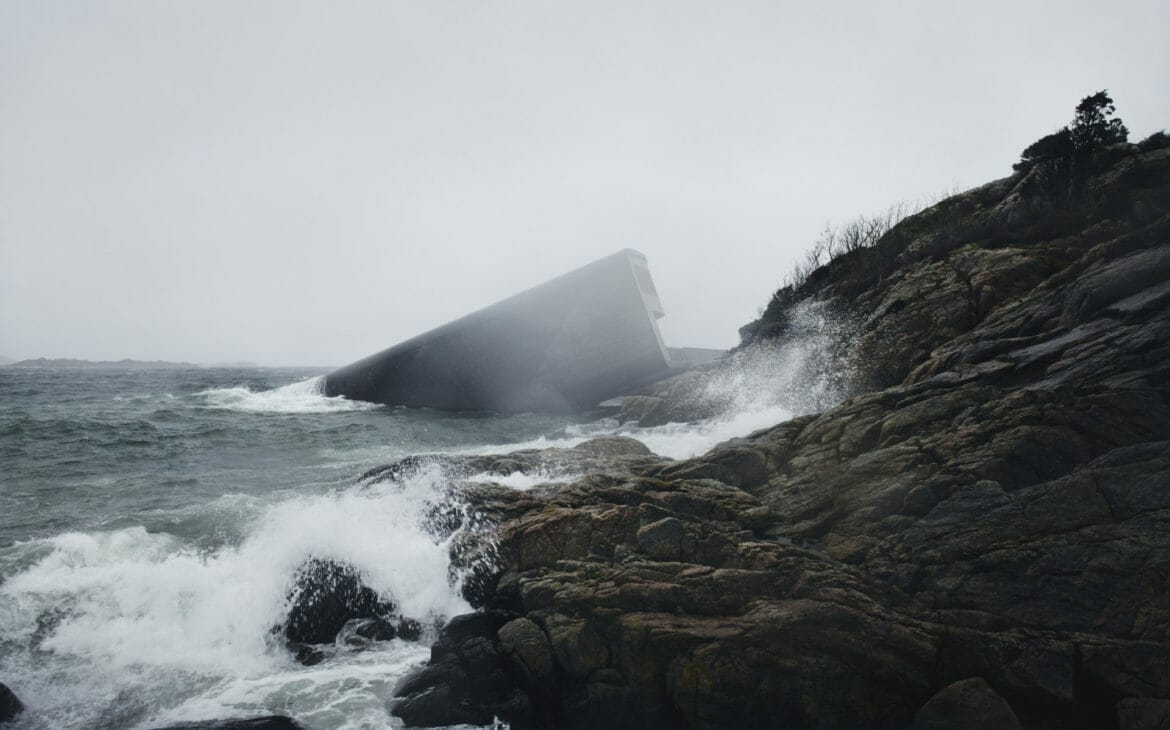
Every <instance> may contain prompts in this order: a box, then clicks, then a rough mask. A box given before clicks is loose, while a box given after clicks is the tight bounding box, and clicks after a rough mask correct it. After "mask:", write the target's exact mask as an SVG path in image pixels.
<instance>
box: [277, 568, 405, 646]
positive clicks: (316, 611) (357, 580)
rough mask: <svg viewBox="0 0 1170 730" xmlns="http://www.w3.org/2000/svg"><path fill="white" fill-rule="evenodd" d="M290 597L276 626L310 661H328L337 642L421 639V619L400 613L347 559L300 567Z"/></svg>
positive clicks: (367, 643)
mask: <svg viewBox="0 0 1170 730" xmlns="http://www.w3.org/2000/svg"><path fill="white" fill-rule="evenodd" d="M289 602H290V604H291V608H290V609H289V612H288V618H286V619H285V621H284V623H283V624H281V625H278V626H276V627H274V628H273V632H274V633H278V634H281V635H282V636H283V637H284V640H285V644H286V646H287V647H288V649H289V651H291V652H292V654H293V656H294V657H296V660H297V661H298V662H300V663H301V664H303V665H305V666H307V667H308V666H313V665H314V664H320V663H321V662H323V661H325V659H327V658H328V657H329V656H330V655H331V654H332V653H333V652H334V647H333V646H332V645H333V644H335V643H336V644H338V645H339V647H341V648H345V647H348V648H349V649H351V650H353V649H365V648H368V647H369V646H370V644H372V643H374V642H376V641H389V640H390V639H394V638H401V639H405V640H406V641H417V640H418V639H419V638H420V637H421V636H422V626H421V625H420V624H419V622H418V621H415V620H414V619H411V618H406V617H403V616H400V615H398V613H397V609H396V608H395V606H394V603H393V602H392V601H390V600H389V599H387V598H383V597H382V596H380V595H378V593H377V592H376V591H374V589H372V588H370V587H369V586H367V585H366V584H365V583H363V582H362V579H361V575H360V574H359V573H358V571H357V570H355V569H354V568H353V566H351V565H346V564H344V563H336V562H333V561H329V560H320V559H318V558H311V559H309V560H308V561H306V562H305V564H304V565H302V566H301V567H300V569H299V570H298V571H297V576H296V581H295V586H294V587H293V589H292V590H291V591H290V593H289ZM323 645H329V646H323Z"/></svg>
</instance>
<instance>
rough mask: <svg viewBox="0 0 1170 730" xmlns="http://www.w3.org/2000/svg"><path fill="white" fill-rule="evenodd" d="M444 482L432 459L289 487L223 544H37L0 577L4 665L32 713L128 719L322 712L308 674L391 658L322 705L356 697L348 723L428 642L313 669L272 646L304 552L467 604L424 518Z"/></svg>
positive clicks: (430, 617)
mask: <svg viewBox="0 0 1170 730" xmlns="http://www.w3.org/2000/svg"><path fill="white" fill-rule="evenodd" d="M446 489H447V482H446V480H445V478H444V476H443V475H442V473H441V472H440V471H439V470H437V469H429V470H422V471H419V472H416V473H413V474H410V475H409V476H408V477H407V478H404V479H402V480H395V481H386V482H383V483H380V484H372V485H366V486H364V487H362V488H360V489H356V488H355V489H348V490H343V491H339V492H336V493H331V494H326V495H323V496H317V497H304V498H296V499H291V500H287V501H284V502H280V503H278V504H275V505H273V506H271V507H270V508H269V509H268V510H266V511H265V512H264V513H263V514H262V515H260V516H259V517H258V518H256V521H255V522H254V524H253V525H252V526H251V530H250V532H249V534H248V536H247V537H246V538H245V539H244V540H243V542H242V543H241V544H239V545H238V546H225V547H223V548H221V549H218V550H214V551H206V552H200V551H195V550H190V549H186V548H185V547H184V546H183V544H182V543H181V541H180V540H179V539H178V538H176V537H174V536H172V535H169V534H165V533H162V534H158V533H156V534H151V533H147V532H146V530H145V529H143V528H141V527H134V528H127V529H122V530H115V531H111V532H99V533H89V534H86V533H68V534H64V535H60V536H58V537H55V538H52V539H49V540H46V541H42V542H41V543H40V544H39V545H37V546H35V549H37V550H39V551H41V552H45V551H47V554H45V555H44V556H43V557H40V558H39V559H37V560H36V561H35V562H34V563H33V564H31V565H30V566H29V567H28V568H27V569H26V570H24V571H23V572H20V573H18V574H17V575H15V576H13V577H11V578H9V579H8V580H7V581H6V582H5V583H4V584H3V585H0V635H3V637H4V647H5V651H4V662H3V666H4V671H5V675H6V676H12V677H19V678H20V682H21V683H20V687H21V688H22V690H23V691H24V694H25V695H26V696H27V697H28V698H30V704H31V705H32V706H33V707H34V709H35V712H34V713H30V714H29V719H28V720H27V722H28V723H30V724H29V725H28V726H29V727H79V726H102V725H106V726H117V725H127V726H128V725H131V724H133V723H134V722H137V721H139V720H144V719H147V718H151V717H155V718H157V719H176V720H177V719H199V718H213V717H217V716H224V715H225V714H234V715H239V714H240V712H241V711H250V710H257V711H259V710H261V709H263V708H265V707H272V706H284V705H286V704H287V703H289V702H294V704H295V705H296V706H297V707H298V709H299V710H300V712H299V713H298V716H299V717H302V718H305V719H308V720H309V721H312V719H313V717H314V716H315V715H314V713H316V712H324V711H325V710H324V709H322V708H321V707H316V708H315V707H314V700H313V699H311V698H312V696H313V692H314V689H313V687H314V686H315V685H316V684H317V683H319V682H324V683H325V684H327V685H330V690H329V691H330V692H331V693H332V692H338V689H337V688H336V687H332V683H331V682H330V681H327V680H325V679H324V678H326V677H328V676H330V675H331V674H333V675H335V674H337V673H338V671H339V670H340V669H341V668H342V667H344V666H348V665H351V664H355V665H360V666H361V667H363V668H362V669H361V670H360V671H359V673H370V674H371V675H372V674H373V673H374V670H375V667H378V666H382V672H383V674H384V676H383V677H382V678H381V679H378V680H375V679H374V678H373V677H372V676H371V678H370V679H369V681H367V682H362V683H359V684H358V685H357V686H354V687H353V688H352V689H351V690H341V691H340V694H339V695H338V696H336V697H330V699H329V702H328V703H326V702H321V700H322V699H323V698H321V697H318V698H317V702H320V704H321V705H322V707H328V706H329V704H331V703H336V702H340V703H342V704H343V705H345V706H348V707H349V710H347V711H346V712H345V713H344V714H345V716H346V719H345V722H350V721H351V718H350V714H351V713H357V714H356V715H354V717H360V716H363V715H366V714H368V712H374V713H375V714H377V712H381V709H380V708H381V703H382V700H383V699H384V695H385V694H386V692H387V691H388V688H387V687H386V683H387V682H389V681H391V680H392V678H393V676H394V675H395V672H396V671H400V670H401V667H400V665H402V664H403V662H407V663H409V662H410V661H417V659H418V658H419V656H420V655H422V654H425V648H424V645H422V644H415V643H411V642H404V641H401V640H395V641H391V642H385V643H384V644H382V645H381V646H380V648H377V649H375V650H373V651H370V652H366V653H365V655H363V656H361V657H357V656H356V655H338V657H337V658H336V660H335V661H333V662H332V663H331V664H330V665H329V666H328V667H325V668H323V669H321V670H320V671H321V672H324V674H315V673H314V670H304V669H300V668H298V667H296V666H295V665H294V663H293V662H292V659H291V657H290V655H289V654H287V652H286V651H285V650H284V649H283V647H281V646H279V645H277V644H274V642H273V640H272V636H271V627H272V626H273V625H274V624H275V623H277V622H279V621H280V620H281V617H282V614H283V612H285V611H286V610H287V609H286V608H285V603H286V601H287V588H288V584H289V581H290V579H291V577H292V576H294V575H295V572H296V571H297V569H298V567H299V566H301V565H302V563H303V562H304V561H305V559H306V558H307V557H308V556H318V557H324V558H328V559H332V560H337V561H343V562H344V563H346V564H347V565H351V566H354V568H355V569H356V570H358V571H360V573H361V575H362V578H363V580H364V581H365V582H366V583H367V584H368V585H369V586H370V587H371V588H372V589H373V590H375V591H378V592H379V593H384V594H386V595H391V596H394V597H395V600H396V602H397V603H398V604H399V606H400V607H401V610H402V612H403V614H404V615H408V616H413V617H419V618H420V619H426V620H427V621H426V623H427V625H430V626H434V625H437V624H439V623H441V622H442V621H443V620H445V618H446V617H449V616H452V615H455V614H459V613H463V612H466V611H467V610H469V606H468V605H467V603H466V602H465V601H464V600H463V599H462V598H461V596H460V594H459V586H458V585H457V582H455V583H453V581H452V580H451V578H452V576H451V574H450V569H449V558H448V550H449V540H450V536H449V535H448V536H443V537H436V536H435V535H434V534H432V532H431V531H430V530H429V529H428V528H427V526H426V517H427V515H428V510H429V509H430V507H431V506H432V505H433V503H434V501H435V500H436V499H440V498H445V497H446ZM27 549H30V550H31V549H34V546H31V545H30V546H27ZM455 577H456V578H457V577H458V576H455ZM396 668H397V669H396ZM355 671H358V670H355ZM63 678H67V684H69V685H70V688H69V689H67V690H62V689H61V688H60V686H59V684H60V683H61V682H62V679H63ZM294 687H297V688H300V689H298V690H297V691H296V692H295V693H294V692H293V688H294ZM306 693H307V694H306ZM294 694H295V695H296V697H298V698H300V699H297V700H294V699H293V695H294ZM286 695H287V696H286ZM110 698H115V699H113V700H112V701H111V700H110ZM148 698H149V699H148ZM225 698H227V699H225ZM281 698H283V699H281ZM334 714H336V712H335V713H334ZM33 718H37V719H35V720H34V719H33ZM334 719H337V718H334ZM384 719H385V718H384V715H383V717H382V721H384ZM323 724H325V725H332V724H333V723H332V722H327V721H325V722H323ZM342 724H344V723H342Z"/></svg>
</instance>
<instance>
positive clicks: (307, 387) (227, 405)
mask: <svg viewBox="0 0 1170 730" xmlns="http://www.w3.org/2000/svg"><path fill="white" fill-rule="evenodd" d="M195 396H196V397H198V398H202V399H203V403H204V404H205V405H206V406H207V407H209V408H221V409H224V410H230V411H238V412H240V413H282V414H289V413H333V412H339V411H358V410H371V409H375V408H381V407H382V406H381V405H380V404H377V403H364V402H362V401H353V400H348V399H347V398H344V397H343V396H334V397H330V396H327V395H325V389H324V376H320V375H319V376H317V377H313V378H306V379H305V380H302V381H300V382H296V383H291V384H289V385H285V386H283V387H280V388H272V389H270V390H252V389H251V388H247V387H242V386H237V387H233V388H209V389H207V390H204V391H201V392H199V393H196V394H195Z"/></svg>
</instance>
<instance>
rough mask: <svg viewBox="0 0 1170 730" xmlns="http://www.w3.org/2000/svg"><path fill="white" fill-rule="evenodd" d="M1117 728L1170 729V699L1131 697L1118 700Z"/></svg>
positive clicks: (1121, 729)
mask: <svg viewBox="0 0 1170 730" xmlns="http://www.w3.org/2000/svg"><path fill="white" fill-rule="evenodd" d="M1117 730H1170V699H1165V700H1154V699H1149V698H1139V697H1131V698H1128V699H1124V700H1122V701H1120V702H1118V703H1117Z"/></svg>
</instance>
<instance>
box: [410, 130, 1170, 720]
mask: <svg viewBox="0 0 1170 730" xmlns="http://www.w3.org/2000/svg"><path fill="white" fill-rule="evenodd" d="M1118 154H1119V155H1121V156H1120V157H1119V158H1118V159H1120V160H1121V161H1120V162H1118V163H1117V166H1120V168H1118V169H1115V168H1109V169H1107V170H1104V171H1103V172H1102V173H1101V175H1100V176H1099V178H1094V179H1093V180H1090V181H1088V182H1087V183H1086V185H1085V189H1086V190H1088V191H1090V193H1091V196H1090V197H1088V198H1084V199H1081V200H1080V202H1079V203H1078V206H1077V207H1075V209H1074V207H1073V206H1065V205H1064V204H1063V203H1058V202H1053V201H1051V200H1047V199H1037V198H1035V197H1034V196H1033V197H1029V195H1030V193H1028V192H1027V185H1026V184H1025V183H1026V180H1024V179H1022V178H1021V177H1020V176H1016V177H1014V178H1008V179H1005V180H1003V181H997V182H996V183H992V184H991V185H989V186H985V187H984V188H979V189H977V190H975V191H972V192H970V193H967V194H964V196H960V198H959V199H955V200H953V201H951V202H950V203H949V204H948V205H945V206H943V205H942V204H940V206H942V209H941V210H940V209H938V208H939V206H936V209H931V210H929V211H927V212H925V213H924V214H922V215H920V216H916V217H914V218H911V219H909V220H908V221H906V222H905V223H904V224H903V225H902V226H901V227H900V228H896V229H895V231H894V232H893V233H894V235H895V239H896V240H895V243H896V245H897V247H896V249H895V250H892V251H891V250H887V251H884V252H881V253H882V254H883V255H884V256H886V257H887V259H886V260H888V261H893V262H896V266H893V268H891V269H887V270H886V271H885V272H884V274H883V275H882V276H881V278H880V279H877V278H876V277H874V278H872V280H871V278H869V277H870V273H868V272H867V271H865V270H859V269H858V268H857V266H855V263H856V262H855V261H853V260H851V259H849V257H845V258H844V259H843V260H841V261H839V262H837V263H836V264H834V265H833V266H834V267H835V268H833V267H830V268H831V269H832V270H830V271H828V272H827V273H821V274H819V275H818V284H817V289H816V291H815V292H813V294H815V295H817V296H820V297H823V298H825V299H827V300H834V301H837V302H838V303H839V304H843V300H844V299H845V298H846V297H848V298H849V300H850V302H851V306H852V311H853V312H854V313H855V315H856V318H857V320H858V321H859V322H861V324H860V325H859V327H860V329H859V330H858V332H859V334H858V337H857V338H856V339H855V340H853V341H851V342H850V343H849V345H848V347H847V348H846V351H843V353H842V357H844V358H846V359H851V360H852V361H857V360H858V359H868V360H869V361H870V362H871V363H872V364H873V368H872V369H871V372H873V373H876V375H875V376H874V378H873V380H872V381H871V382H869V383H868V384H859V385H858V390H857V391H856V394H855V395H854V397H852V398H850V399H848V400H845V401H844V402H841V403H839V404H838V405H836V406H835V407H833V408H830V409H828V410H825V411H824V412H821V413H817V414H812V415H807V416H802V417H799V418H796V419H792V420H790V421H787V422H785V423H781V424H778V425H776V426H774V427H771V428H768V429H764V430H762V431H758V432H756V433H754V434H751V435H750V436H747V437H744V438H738V439H734V440H732V441H729V442H727V443H724V444H721V445H719V446H717V447H716V448H714V449H713V450H711V451H710V452H709V453H707V454H705V455H703V456H701V457H697V458H694V459H689V460H684V461H672V460H669V459H662V458H658V457H654V456H652V455H647V454H644V453H643V454H637V453H636V452H635V451H636V450H634V449H631V450H630V451H629V452H627V453H626V454H625V455H622V456H617V457H605V456H602V455H596V456H594V455H590V454H588V453H585V452H588V451H589V449H583V450H580V452H579V453H577V454H576V455H573V456H566V455H565V454H564V453H561V452H565V451H568V450H548V451H547V452H519V453H518V454H510V455H507V456H498V457H466V458H464V457H459V458H455V459H452V460H451V468H452V469H454V470H456V471H459V470H463V473H475V472H482V471H497V472H499V473H510V472H511V471H514V470H520V471H525V472H526V473H527V472H528V471H534V472H535V471H539V470H540V469H543V468H545V467H544V464H545V462H549V461H552V462H557V463H570V462H571V463H572V465H573V467H572V468H573V473H575V474H580V475H581V476H579V477H577V478H576V479H574V480H572V481H571V482H569V483H566V484H548V485H543V486H538V487H536V488H534V489H532V490H529V491H525V492H518V491H513V490H508V489H505V488H503V487H499V486H495V485H492V484H490V483H477V484H472V485H466V486H465V488H464V489H463V490H462V491H461V495H462V496H461V499H463V500H465V501H466V502H467V503H468V504H469V505H470V506H471V508H472V511H473V512H474V513H475V514H476V515H478V519H481V520H482V521H483V523H484V524H485V525H490V529H485V530H483V531H481V532H474V533H471V534H469V535H467V536H465V538H464V539H462V540H460V541H457V542H458V544H457V545H456V546H455V547H454V548H453V557H454V558H455V560H456V563H457V564H463V565H470V564H474V563H476V561H477V560H478V561H479V563H478V564H481V565H482V564H484V563H485V562H487V563H490V566H491V567H490V569H482V568H481V569H480V571H479V573H477V575H476V581H475V585H476V589H475V590H474V591H473V592H472V593H471V594H470V595H469V598H471V599H472V601H473V603H474V604H475V605H476V606H477V607H479V608H481V609H483V610H484V611H485V613H483V614H480V615H481V616H485V617H490V618H479V619H474V620H472V619H466V620H460V621H456V622H452V624H451V625H449V626H448V629H447V631H448V633H445V634H444V637H443V638H442V639H441V640H440V643H439V644H436V649H435V651H434V652H433V654H432V659H431V663H430V665H428V666H427V667H426V668H424V669H422V670H421V671H420V672H419V673H418V674H416V675H414V676H412V677H410V678H409V679H408V680H407V681H405V682H404V683H403V684H402V685H401V686H400V687H399V688H398V694H399V700H398V701H397V705H396V706H395V712H396V713H397V714H398V715H399V716H400V717H402V718H403V719H404V720H406V722H407V724H417V725H442V724H455V723H458V722H480V721H482V720H483V718H487V721H489V722H490V720H491V717H493V716H495V717H500V718H502V719H506V720H510V721H512V722H513V727H516V728H522V727H568V728H573V727H579V728H587V727H599V726H602V727H613V728H638V729H639V730H648V729H651V728H673V727H690V728H772V727H799V728H838V727H851V728H905V727H908V726H913V727H920V728H925V727H981V726H983V727H989V726H990V725H978V724H962V723H963V722H966V720H964V719H963V718H965V717H974V716H975V715H978V714H980V713H984V714H987V716H995V717H1000V718H1002V719H1003V722H1006V723H1008V724H1006V725H1002V724H1000V725H995V726H997V727H1011V726H1012V725H1011V724H1010V721H1011V719H1015V720H1017V721H1018V723H1019V726H1020V727H1023V728H1030V729H1032V728H1034V729H1036V730H1040V729H1045V730H1047V729H1049V728H1053V729H1054V728H1085V729H1088V728H1146V727H1159V728H1161V727H1166V722H1167V720H1166V718H1167V716H1168V715H1167V712H1168V711H1167V707H1168V705H1167V702H1168V701H1170V671H1168V670H1167V668H1168V667H1170V570H1168V567H1167V566H1170V287H1168V285H1167V276H1168V272H1170V268H1167V267H1168V266H1170V264H1168V262H1170V215H1168V214H1167V213H1166V211H1167V210H1170V158H1168V157H1167V156H1166V155H1159V154H1158V153H1157V151H1156V152H1154V153H1137V152H1134V151H1129V152H1124V154H1123V153H1121V152H1119V153H1118ZM1115 167H1116V166H1115ZM1121 168H1123V169H1121ZM956 211H958V212H956ZM887 244H888V245H887V248H888V247H889V246H893V245H894V244H892V243H888V242H887ZM882 245H883V244H882V243H880V242H879V247H880V246H882ZM765 329H766V330H767V331H772V332H782V331H783V328H782V327H770V328H757V331H764V330H765ZM863 369H864V368H863ZM689 377H697V376H694V375H691V376H689ZM671 387H678V388H679V390H680V392H682V391H686V390H687V388H689V387H691V386H689V385H678V384H674V385H671V384H669V383H667V384H665V385H662V386H659V387H657V388H656V390H655V391H654V393H653V394H651V395H649V396H647V397H648V398H658V399H660V401H661V402H660V403H657V404H655V403H653V402H645V403H643V405H647V403H649V406H653V408H661V409H664V410H663V412H664V413H665V412H669V411H670V404H669V402H668V401H669V393H670V388H671ZM649 406H647V407H649ZM639 407H641V406H639ZM678 407H679V408H683V407H684V406H683V405H682V404H678ZM633 410H634V407H633V406H631V412H632V411H633ZM647 412H649V411H647ZM650 420H651V422H653V421H654V419H653V418H652V419H650ZM597 453H598V454H600V451H599V452H597ZM505 470H506V471H505ZM489 547H490V549H489ZM453 627H454V628H453ZM964 713H965V714H964ZM946 722H951V724H949V725H948V724H945V723H946ZM940 723H941V724H940Z"/></svg>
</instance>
